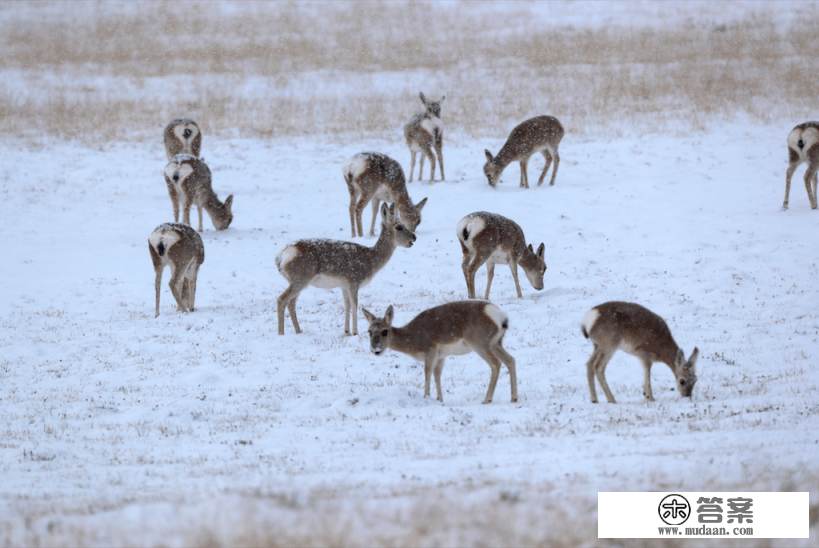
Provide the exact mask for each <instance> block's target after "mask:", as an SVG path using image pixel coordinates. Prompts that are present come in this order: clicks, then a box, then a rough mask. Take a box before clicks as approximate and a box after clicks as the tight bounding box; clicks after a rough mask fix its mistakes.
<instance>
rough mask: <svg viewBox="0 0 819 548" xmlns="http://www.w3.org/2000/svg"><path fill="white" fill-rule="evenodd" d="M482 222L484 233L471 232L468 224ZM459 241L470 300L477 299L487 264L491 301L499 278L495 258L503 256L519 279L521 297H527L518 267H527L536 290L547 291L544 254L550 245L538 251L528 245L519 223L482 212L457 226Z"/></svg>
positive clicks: (524, 268) (515, 277)
mask: <svg viewBox="0 0 819 548" xmlns="http://www.w3.org/2000/svg"><path fill="white" fill-rule="evenodd" d="M476 218H477V219H481V220H483V222H484V226H483V228H482V229H481V230H478V231H474V232H473V233H470V232H469V229H468V225H469V221H470V220H471V219H476ZM455 230H456V232H457V235H458V241H459V242H460V244H461V251H462V252H463V254H464V258H463V262H462V263H461V268H462V269H463V272H464V278H465V279H466V291H467V294H468V296H469V298H470V299H474V298H476V297H475V273H476V272H477V271H478V269H479V268H480V267H481V265H483V264H484V263H485V264H486V294H485V295H484V299H485V300H487V301H488V300H489V288H490V287H491V286H492V278H494V276H495V264H496V263H495V260H493V259H492V255H493V254H495V253H500V254H502V255H505V256H506V264H508V265H509V268H510V269H511V271H512V278H514V280H515V289H516V290H517V294H518V298H519V299H521V298H523V293H521V291H520V282H519V281H518V265H520V266H521V267H522V268H523V271H524V272H525V273H526V277H527V278H528V279H529V283H531V284H532V287H534V288H535V289H537V290H538V291H540V290H541V289H543V274H544V272H546V262H545V260H544V254H545V249H546V246H545V245H544V244H543V243H541V244H540V246H538V248H537V251H535V250H534V249H533V248H532V245H531V244H530V245H528V246H527V245H526V237H525V236H524V235H523V230H522V229H521V228H520V226H518V224H517V223H516V222H514V221H513V220H511V219H507V218H506V217H504V216H502V215H498V214H496V213H487V212H486V211H478V212H476V213H470V214H469V215H467V216H466V217H464V218H463V219H461V220H460V221H459V222H458V225H457V226H456V229H455Z"/></svg>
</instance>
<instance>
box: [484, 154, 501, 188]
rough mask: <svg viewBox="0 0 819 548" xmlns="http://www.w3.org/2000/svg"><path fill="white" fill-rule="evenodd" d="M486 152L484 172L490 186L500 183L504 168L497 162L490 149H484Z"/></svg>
mask: <svg viewBox="0 0 819 548" xmlns="http://www.w3.org/2000/svg"><path fill="white" fill-rule="evenodd" d="M484 152H485V153H486V163H485V164H484V166H483V173H484V175H486V178H487V179H488V181H489V186H495V185H496V184H498V180H499V179H500V176H501V173H503V169H501V168H500V167H498V166H497V165H496V164H495V158H494V157H493V156H492V153H491V152H489V151H488V150H484Z"/></svg>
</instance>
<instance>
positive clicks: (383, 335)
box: [381, 329, 390, 337]
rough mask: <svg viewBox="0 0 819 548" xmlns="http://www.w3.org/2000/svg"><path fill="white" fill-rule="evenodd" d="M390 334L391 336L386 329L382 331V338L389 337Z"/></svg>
mask: <svg viewBox="0 0 819 548" xmlns="http://www.w3.org/2000/svg"><path fill="white" fill-rule="evenodd" d="M389 334H390V332H389V331H387V330H386V329H385V330H384V331H382V332H381V336H382V337H386V336H387V335H389Z"/></svg>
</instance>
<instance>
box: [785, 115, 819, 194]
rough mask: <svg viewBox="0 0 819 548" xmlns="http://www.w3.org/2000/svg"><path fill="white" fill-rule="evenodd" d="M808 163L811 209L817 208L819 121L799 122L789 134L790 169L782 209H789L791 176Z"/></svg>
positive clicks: (807, 183) (807, 185) (808, 189)
mask: <svg viewBox="0 0 819 548" xmlns="http://www.w3.org/2000/svg"><path fill="white" fill-rule="evenodd" d="M802 163H807V164H808V168H807V171H805V189H806V190H807V191H808V200H809V201H810V207H811V209H816V207H817V203H816V184H817V182H819V178H817V172H818V171H819V122H805V123H804V124H799V125H798V126H796V127H795V128H793V130H792V131H791V132H790V134H788V171H787V173H786V174H785V201H784V202H782V209H788V198H789V195H790V193H791V177H793V172H794V171H796V168H797V167H799V165H800V164H802Z"/></svg>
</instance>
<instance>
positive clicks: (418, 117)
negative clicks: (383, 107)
mask: <svg viewBox="0 0 819 548" xmlns="http://www.w3.org/2000/svg"><path fill="white" fill-rule="evenodd" d="M418 95H419V96H420V97H421V102H422V103H423V104H424V106H425V107H426V109H427V110H426V112H420V113H418V114H413V115H412V116H411V117H410V119H409V120H407V123H406V124H405V125H404V138H405V139H406V140H407V146H408V147H409V149H410V154H411V156H412V160H411V161H410V176H409V182H410V183H411V182H412V172H413V171H415V155H416V154H417V153H418V152H420V153H421V165H420V166H419V167H418V180H419V181H420V180H421V178H422V177H423V174H424V157H427V158H429V163H430V168H429V182H430V183H431V182H432V181H433V179H434V178H435V155H434V154H433V153H432V149H433V147H434V148H435V152H436V154H438V163H439V164H440V166H441V180H442V181H444V180H445V179H446V178H445V177H444V155H443V152H442V151H441V147H442V146H443V143H444V124H443V123H442V122H441V104H443V102H444V100H445V99H446V95H444V96H443V97H441V100H440V101H429V100H428V99H427V98H426V97H424V94H423V93H419V94H418Z"/></svg>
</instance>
